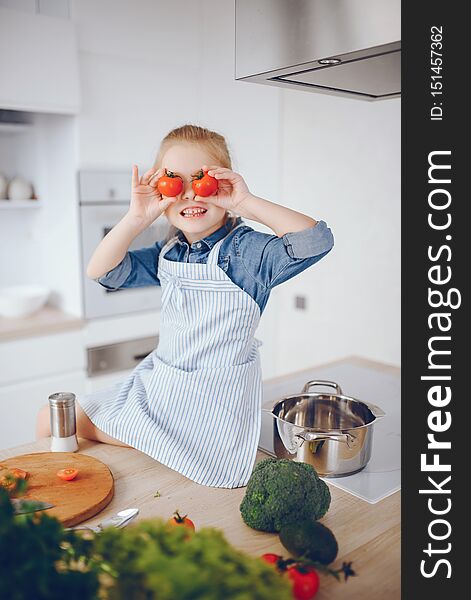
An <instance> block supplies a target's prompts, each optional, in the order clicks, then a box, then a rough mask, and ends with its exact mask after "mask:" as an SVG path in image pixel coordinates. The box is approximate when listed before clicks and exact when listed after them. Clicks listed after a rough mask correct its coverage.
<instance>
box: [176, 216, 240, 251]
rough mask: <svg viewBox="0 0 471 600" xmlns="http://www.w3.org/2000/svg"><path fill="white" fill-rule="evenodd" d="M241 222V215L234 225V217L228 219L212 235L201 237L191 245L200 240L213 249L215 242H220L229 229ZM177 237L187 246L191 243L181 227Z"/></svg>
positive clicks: (193, 245)
mask: <svg viewBox="0 0 471 600" xmlns="http://www.w3.org/2000/svg"><path fill="white" fill-rule="evenodd" d="M240 223H242V219H241V217H237V220H236V221H235V223H234V225H232V219H228V220H227V221H226V222H225V223H224V225H223V226H222V227H220V228H219V229H216V231H214V232H213V233H212V234H211V235H208V236H207V237H205V238H201V239H200V240H197V241H196V242H193V244H191V246H192V247H193V248H194V247H195V244H197V243H198V242H202V243H203V244H206V246H207V247H208V248H209V249H210V250H211V248H212V247H213V246H214V244H216V242H219V240H220V239H222V238H223V237H225V236H226V235H227V234H228V233H229V231H231V230H232V229H234V227H237V225H239V224H240ZM177 238H178V242H179V243H180V244H184V245H187V246H188V245H190V244H188V240H187V239H186V237H185V235H184V233H183V232H182V231H181V230H180V229H179V230H178V231H177Z"/></svg>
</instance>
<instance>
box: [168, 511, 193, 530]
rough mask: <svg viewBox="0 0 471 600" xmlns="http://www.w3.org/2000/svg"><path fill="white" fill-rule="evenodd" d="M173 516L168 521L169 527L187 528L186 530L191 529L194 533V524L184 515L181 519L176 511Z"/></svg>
mask: <svg viewBox="0 0 471 600" xmlns="http://www.w3.org/2000/svg"><path fill="white" fill-rule="evenodd" d="M173 514H174V516H173V517H172V518H171V519H169V521H168V522H169V523H170V525H176V526H180V527H188V529H192V530H193V531H195V524H194V523H193V521H192V520H191V519H189V518H188V517H187V516H186V515H185V516H183V517H182V516H181V515H180V513H179V512H178V510H176V511H175V512H174V513H173Z"/></svg>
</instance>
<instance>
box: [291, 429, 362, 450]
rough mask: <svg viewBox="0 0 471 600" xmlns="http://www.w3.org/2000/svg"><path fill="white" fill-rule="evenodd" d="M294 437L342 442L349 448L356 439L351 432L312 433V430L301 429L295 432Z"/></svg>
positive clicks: (312, 440) (314, 440) (309, 440)
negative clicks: (299, 431)
mask: <svg viewBox="0 0 471 600" xmlns="http://www.w3.org/2000/svg"><path fill="white" fill-rule="evenodd" d="M296 437H298V438H301V439H302V440H304V441H305V442H320V441H322V440H331V441H332V442H342V443H344V444H347V446H348V447H349V448H352V447H353V446H354V444H355V441H356V437H355V436H354V435H352V434H351V433H314V432H313V431H302V432H301V433H298V434H296Z"/></svg>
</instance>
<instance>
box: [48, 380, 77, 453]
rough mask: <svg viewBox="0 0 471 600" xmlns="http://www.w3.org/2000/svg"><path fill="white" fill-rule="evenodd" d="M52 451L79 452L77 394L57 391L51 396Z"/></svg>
mask: <svg viewBox="0 0 471 600" xmlns="http://www.w3.org/2000/svg"><path fill="white" fill-rule="evenodd" d="M49 414H50V417H51V452H77V450H78V448H79V447H78V441H77V434H76V421H75V394H72V393H71V392H57V393H55V394H51V395H50V396H49Z"/></svg>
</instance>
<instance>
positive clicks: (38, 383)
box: [0, 370, 85, 449]
mask: <svg viewBox="0 0 471 600" xmlns="http://www.w3.org/2000/svg"><path fill="white" fill-rule="evenodd" d="M54 392H73V393H74V394H75V395H76V396H77V399H79V398H80V396H82V395H83V394H84V393H85V373H84V371H81V370H80V371H72V372H69V373H63V374H60V375H54V376H50V377H43V378H38V379H30V380H27V381H24V382H22V383H14V384H12V385H7V386H3V387H0V449H4V448H11V447H12V446H17V445H19V444H26V443H28V442H32V441H33V440H34V439H35V437H36V434H35V427H36V416H37V414H38V411H39V409H40V408H41V407H42V406H43V405H44V404H47V403H48V397H49V396H50V395H51V394H53V393H54Z"/></svg>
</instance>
